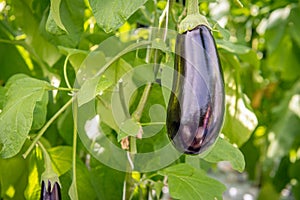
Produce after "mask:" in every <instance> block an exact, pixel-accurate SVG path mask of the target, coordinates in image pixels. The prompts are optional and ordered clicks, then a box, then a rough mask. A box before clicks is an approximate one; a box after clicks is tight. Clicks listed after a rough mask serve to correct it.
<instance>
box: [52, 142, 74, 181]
mask: <svg viewBox="0 0 300 200" xmlns="http://www.w3.org/2000/svg"><path fill="white" fill-rule="evenodd" d="M48 153H49V155H50V158H51V161H52V165H53V169H54V171H55V172H56V173H57V175H58V176H61V175H62V174H64V173H66V172H67V171H68V170H70V169H71V167H72V147H70V146H57V147H53V148H51V149H48Z"/></svg>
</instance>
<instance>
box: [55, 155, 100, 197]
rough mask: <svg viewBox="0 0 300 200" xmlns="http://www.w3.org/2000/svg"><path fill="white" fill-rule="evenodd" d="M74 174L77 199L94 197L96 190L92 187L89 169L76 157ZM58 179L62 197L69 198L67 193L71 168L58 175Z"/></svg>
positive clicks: (70, 180)
mask: <svg viewBox="0 0 300 200" xmlns="http://www.w3.org/2000/svg"><path fill="white" fill-rule="evenodd" d="M76 174H77V176H76V177H77V184H76V185H77V190H78V199H96V193H95V192H96V191H95V190H94V188H93V185H92V182H91V177H90V174H89V171H88V169H87V168H86V166H85V165H84V163H83V162H82V161H81V160H80V159H79V158H77V162H76ZM59 180H60V182H61V184H62V188H61V193H62V199H64V200H68V199H71V198H70V196H69V194H68V191H69V188H70V186H71V182H72V170H69V171H68V172H67V173H65V174H64V175H62V176H60V177H59ZM97 189H99V188H97Z"/></svg>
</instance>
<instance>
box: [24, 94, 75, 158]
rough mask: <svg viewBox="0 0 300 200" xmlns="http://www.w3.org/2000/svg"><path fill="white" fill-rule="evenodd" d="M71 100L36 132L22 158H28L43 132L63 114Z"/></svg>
mask: <svg viewBox="0 0 300 200" xmlns="http://www.w3.org/2000/svg"><path fill="white" fill-rule="evenodd" d="M72 101H73V98H71V99H70V100H69V101H68V102H67V103H66V104H65V105H64V106H63V107H61V108H60V109H59V110H58V111H57V112H56V113H55V115H53V116H52V117H51V119H50V120H49V121H48V122H47V123H46V124H45V125H44V126H43V128H42V129H41V130H40V131H39V132H38V134H37V136H36V137H35V138H34V140H33V142H32V143H31V145H30V146H29V148H28V149H27V151H26V152H25V153H24V154H23V158H24V159H26V157H27V156H28V154H29V153H30V152H31V151H32V149H33V148H34V146H35V145H36V144H37V142H38V141H39V139H40V138H41V137H42V135H43V134H44V133H45V131H46V130H47V129H48V127H49V126H50V125H51V124H52V123H53V122H54V121H55V120H56V119H57V118H58V117H59V116H60V115H61V113H63V112H64V111H65V110H66V109H67V108H68V106H69V105H71V104H72Z"/></svg>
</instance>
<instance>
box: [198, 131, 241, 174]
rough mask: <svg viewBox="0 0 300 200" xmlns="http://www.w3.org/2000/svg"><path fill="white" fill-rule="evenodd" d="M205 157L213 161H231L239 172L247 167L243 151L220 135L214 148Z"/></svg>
mask: <svg viewBox="0 0 300 200" xmlns="http://www.w3.org/2000/svg"><path fill="white" fill-rule="evenodd" d="M203 159H204V160H206V161H208V162H211V163H217V162H219V161H229V162H230V163H231V165H232V168H233V169H235V170H237V171H239V172H242V171H243V170H244V168H245V159H244V155H243V154H242V152H241V151H240V150H239V149H238V148H237V147H234V146H233V145H232V144H230V143H229V142H228V141H226V140H224V139H222V138H220V137H219V138H218V140H217V142H216V144H215V146H214V147H213V148H212V150H211V151H210V152H209V153H208V154H207V155H206V156H205V157H204V158H203Z"/></svg>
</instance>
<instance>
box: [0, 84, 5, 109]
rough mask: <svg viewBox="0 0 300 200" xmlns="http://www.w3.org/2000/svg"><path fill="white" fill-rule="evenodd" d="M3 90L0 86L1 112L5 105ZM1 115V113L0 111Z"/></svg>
mask: <svg viewBox="0 0 300 200" xmlns="http://www.w3.org/2000/svg"><path fill="white" fill-rule="evenodd" d="M5 93H6V91H5V88H4V87H2V86H0V110H2V108H3V107H4V105H5V102H6V96H5ZM0 113H1V111H0Z"/></svg>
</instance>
